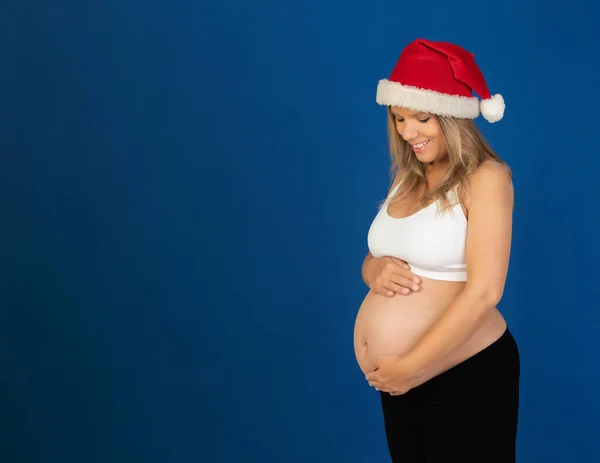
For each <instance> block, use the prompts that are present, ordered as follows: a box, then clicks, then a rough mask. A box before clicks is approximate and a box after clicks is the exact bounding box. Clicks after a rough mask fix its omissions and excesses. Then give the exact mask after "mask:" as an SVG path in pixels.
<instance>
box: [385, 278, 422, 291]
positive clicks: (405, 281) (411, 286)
mask: <svg viewBox="0 0 600 463" xmlns="http://www.w3.org/2000/svg"><path fill="white" fill-rule="evenodd" d="M390 280H391V282H392V283H394V284H396V285H398V286H400V287H402V288H405V289H408V290H409V291H418V290H419V289H420V288H419V285H418V283H417V282H416V281H415V280H411V279H410V278H407V277H405V276H403V275H398V274H393V275H391V276H390Z"/></svg>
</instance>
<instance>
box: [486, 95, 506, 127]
mask: <svg viewBox="0 0 600 463" xmlns="http://www.w3.org/2000/svg"><path fill="white" fill-rule="evenodd" d="M504 108H506V105H505V104H504V98H502V95H494V96H493V97H491V98H489V99H487V100H482V101H481V115H482V116H483V117H484V118H485V119H486V120H487V121H489V122H498V121H499V120H500V119H502V117H504Z"/></svg>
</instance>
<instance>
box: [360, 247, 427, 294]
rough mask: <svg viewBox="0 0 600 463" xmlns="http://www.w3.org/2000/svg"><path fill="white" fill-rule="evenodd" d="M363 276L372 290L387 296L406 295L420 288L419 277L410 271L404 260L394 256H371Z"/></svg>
mask: <svg viewBox="0 0 600 463" xmlns="http://www.w3.org/2000/svg"><path fill="white" fill-rule="evenodd" d="M365 276H366V279H367V281H368V286H369V288H370V289H371V290H372V291H374V292H376V293H379V294H382V295H383V296H387V297H393V296H394V295H395V294H405V295H407V294H411V293H412V292H413V291H418V290H419V289H420V286H419V285H420V283H421V279H420V278H419V277H418V276H416V275H415V274H413V273H412V272H411V271H410V267H409V265H408V264H407V263H406V262H404V261H403V260H400V259H396V258H395V257H389V256H385V257H380V258H377V257H372V258H371V260H370V261H369V262H368V263H367V268H366V269H365Z"/></svg>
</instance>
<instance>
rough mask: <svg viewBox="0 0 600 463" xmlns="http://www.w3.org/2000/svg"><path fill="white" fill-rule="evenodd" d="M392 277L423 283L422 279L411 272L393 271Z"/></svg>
mask: <svg viewBox="0 0 600 463" xmlns="http://www.w3.org/2000/svg"><path fill="white" fill-rule="evenodd" d="M392 275H398V276H399V277H402V278H406V280H408V281H411V282H414V283H417V284H420V283H421V279H420V278H419V277H418V276H417V275H415V274H414V273H412V272H411V271H409V270H405V269H396V270H394V271H392Z"/></svg>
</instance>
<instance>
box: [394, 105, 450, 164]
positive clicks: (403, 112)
mask: <svg viewBox="0 0 600 463" xmlns="http://www.w3.org/2000/svg"><path fill="white" fill-rule="evenodd" d="M391 110H392V114H393V115H394V117H395V119H396V130H397V131H398V133H399V134H400V136H401V137H402V139H403V140H404V141H406V142H407V143H409V144H410V145H411V146H412V149H413V152H414V153H415V156H417V159H418V160H419V161H421V162H423V163H426V164H429V163H432V162H436V161H441V160H442V159H443V158H444V157H445V156H446V144H445V141H444V135H443V133H442V128H441V127H440V123H439V122H438V119H437V117H436V116H435V115H433V114H428V113H424V112H422V111H413V110H410V109H406V108H399V107H392V108H391Z"/></svg>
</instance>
